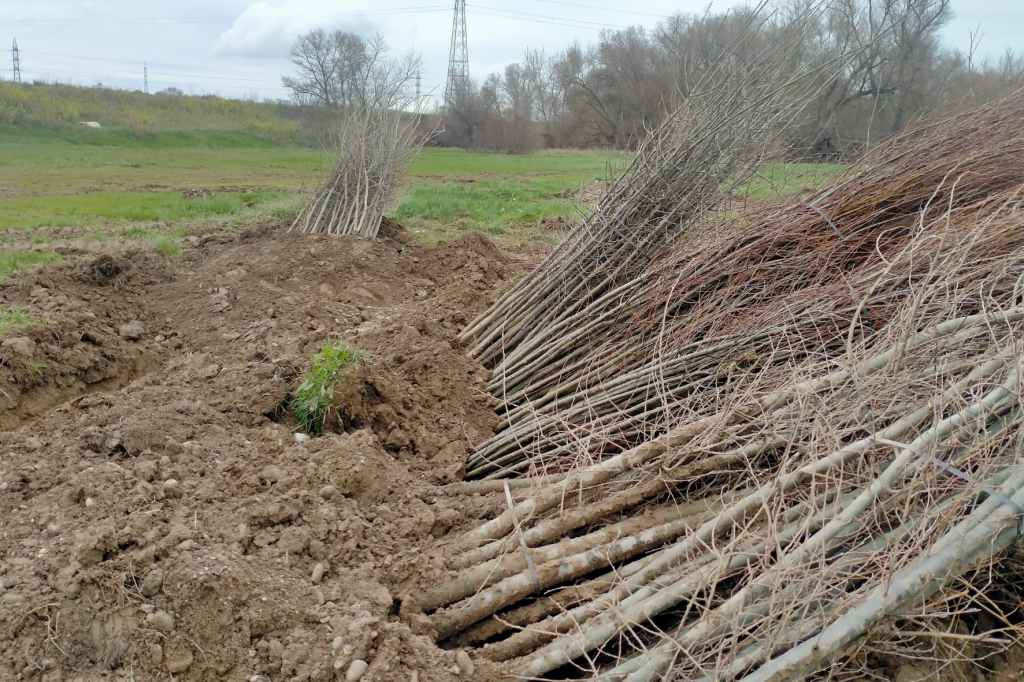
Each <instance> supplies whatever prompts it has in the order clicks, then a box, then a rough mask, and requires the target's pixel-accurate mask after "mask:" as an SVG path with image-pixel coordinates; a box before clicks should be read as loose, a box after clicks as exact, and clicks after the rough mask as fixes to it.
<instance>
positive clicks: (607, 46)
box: [441, 0, 1024, 158]
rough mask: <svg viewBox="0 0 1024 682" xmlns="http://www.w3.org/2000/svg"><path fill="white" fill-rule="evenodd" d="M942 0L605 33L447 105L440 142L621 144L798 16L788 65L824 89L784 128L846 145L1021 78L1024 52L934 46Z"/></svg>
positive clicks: (798, 149)
mask: <svg viewBox="0 0 1024 682" xmlns="http://www.w3.org/2000/svg"><path fill="white" fill-rule="evenodd" d="M951 17H952V11H951V9H950V0H831V1H830V2H828V3H827V4H823V3H822V2H820V1H819V0H790V1H789V2H788V3H787V4H785V5H783V6H782V7H781V8H779V9H776V10H775V11H774V12H765V10H764V8H763V7H761V8H752V9H745V10H739V11H735V10H734V11H730V12H726V13H723V14H710V13H708V14H704V15H684V14H676V15H674V16H671V17H668V18H666V19H665V20H663V21H661V22H659V24H658V25H657V27H656V28H655V29H654V30H653V31H645V30H644V29H643V28H639V27H633V28H627V29H624V30H620V31H604V32H602V34H601V36H600V39H599V40H598V42H597V43H596V44H594V45H591V46H589V47H582V46H580V45H578V44H575V45H571V46H570V47H568V48H566V49H565V50H563V51H562V52H559V53H557V54H553V55H549V54H545V53H544V52H543V51H540V50H527V51H526V53H525V54H524V57H523V60H522V61H521V62H519V63H516V64H511V65H509V66H507V67H506V68H505V70H504V72H503V73H494V74H491V75H490V76H488V77H487V78H486V79H485V80H484V81H483V83H479V84H478V83H469V84H467V86H466V87H465V88H463V91H462V92H460V93H457V96H456V97H453V98H451V99H450V100H449V103H448V105H447V107H446V109H445V110H444V111H443V116H444V130H445V132H444V135H443V136H442V137H441V140H442V142H444V143H446V144H450V145H455V146H464V147H476V148H482V149H489V150H492V151H500V152H524V151H528V150H530V149H533V148H536V147H539V146H548V147H590V146H606V147H619V148H631V147H633V146H634V145H636V144H637V143H638V141H639V140H642V139H643V137H644V135H645V134H646V132H647V131H648V130H649V129H651V128H652V127H654V126H656V125H657V124H658V123H659V122H660V121H661V119H662V117H663V116H665V115H666V112H668V111H670V110H671V109H673V108H674V107H675V106H676V105H677V104H678V103H679V102H680V101H681V100H682V99H683V98H686V97H688V96H689V95H690V94H691V93H692V92H694V89H695V88H698V89H699V88H705V87H713V83H709V82H708V81H707V80H706V79H705V78H704V76H705V75H706V74H709V73H712V70H713V67H714V66H715V65H716V64H719V63H720V61H721V60H725V59H731V58H736V57H737V56H738V55H740V54H742V53H744V52H746V51H749V50H756V49H757V45H758V44H763V43H764V42H766V40H767V38H768V36H770V35H771V34H772V33H773V32H777V31H780V30H788V31H790V32H793V31H792V28H793V26H794V24H799V27H800V29H799V31H797V32H794V34H795V35H798V36H800V38H799V39H800V40H802V42H803V44H802V46H801V50H800V51H799V52H798V54H799V55H800V56H799V58H798V59H796V60H795V63H793V64H792V69H793V72H794V73H797V72H808V71H810V72H811V73H813V74H814V76H813V77H814V78H819V79H821V83H822V85H823V87H822V88H821V89H820V91H819V94H817V95H816V96H815V100H814V101H812V102H810V103H808V105H807V109H806V115H805V117H804V122H803V123H802V124H801V126H800V127H799V129H798V130H794V131H793V136H792V144H793V148H794V154H798V155H807V156H811V157H817V158H822V157H831V156H841V155H844V154H851V153H856V152H857V151H858V150H861V149H863V148H864V147H865V146H866V145H869V144H870V143H871V142H872V141H873V140H877V139H882V138H884V137H887V136H889V135H891V134H893V133H895V132H897V131H899V130H901V129H902V128H903V127H905V126H906V125H907V124H908V123H909V122H910V121H912V120H914V119H915V118H916V117H918V116H921V115H924V114H927V113H929V112H932V111H936V110H938V109H944V108H949V107H957V106H970V105H973V104H977V103H978V102H979V101H984V100H987V99H991V98H992V97H994V96H996V95H998V94H999V93H1000V92H1004V91H1005V90H1007V89H1009V88H1013V87H1020V86H1022V85H1024V56H1017V55H1014V54H1013V53H1011V52H1007V53H1006V54H1005V55H1004V56H1003V57H1002V58H1001V59H998V60H995V61H982V62H981V63H978V61H977V60H976V58H975V49H976V47H977V45H976V44H975V46H974V47H973V48H972V49H970V50H968V51H967V52H966V53H965V52H962V51H958V50H954V49H952V48H950V47H948V46H946V45H944V44H943V43H942V41H941V40H940V36H939V31H940V29H941V28H942V27H943V26H945V25H946V24H947V23H948V21H949V20H950V19H951Z"/></svg>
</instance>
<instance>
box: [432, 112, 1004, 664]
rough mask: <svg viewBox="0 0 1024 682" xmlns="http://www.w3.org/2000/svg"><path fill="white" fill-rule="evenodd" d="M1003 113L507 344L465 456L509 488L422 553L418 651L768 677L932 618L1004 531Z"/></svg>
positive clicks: (885, 157) (935, 132) (845, 653)
mask: <svg viewBox="0 0 1024 682" xmlns="http://www.w3.org/2000/svg"><path fill="white" fill-rule="evenodd" d="M1022 115H1024V93H1017V94H1015V95H1013V96H1010V97H1007V98H1004V99H1002V100H1000V101H996V102H993V103H990V104H987V105H985V106H983V107H980V108H978V109H976V110H974V111H972V112H969V113H967V114H964V115H961V116H958V117H955V118H953V119H950V120H947V121H943V122H941V123H939V124H934V125H923V124H922V125H918V126H917V127H915V128H914V129H913V130H910V131H908V132H907V133H906V134H904V135H902V136H900V137H898V138H897V139H895V140H893V141H892V142H891V143H889V144H888V145H886V146H884V147H880V148H879V149H878V150H876V152H873V154H872V155H871V156H869V157H867V158H866V159H864V161H863V163H861V164H859V165H858V166H857V167H855V168H853V169H851V170H850V171H849V172H847V173H846V174H844V175H843V176H841V177H838V178H836V179H834V180H833V181H832V182H831V183H830V184H829V185H828V186H827V187H825V188H824V189H822V190H820V191H819V192H817V193H815V194H814V195H812V196H811V197H810V198H809V199H808V200H807V201H805V202H791V201H790V202H786V201H782V202H775V203H772V204H770V205H766V206H754V207H750V208H748V209H747V210H745V211H743V212H740V213H738V214H736V215H733V216H729V217H723V218H721V219H719V220H718V221H717V222H712V221H705V224H703V225H692V227H693V228H694V229H692V230H691V231H689V232H685V233H680V235H679V238H678V242H677V243H676V244H675V246H674V247H673V248H671V249H666V250H665V252H664V254H663V256H662V257H661V258H660V259H659V260H658V261H656V262H653V263H652V264H651V265H650V267H649V268H647V269H645V270H644V271H643V272H641V273H639V274H638V275H636V276H635V277H634V278H633V279H632V280H630V283H629V284H628V285H620V286H619V287H617V288H616V289H615V290H610V291H609V292H608V293H606V294H605V295H603V296H601V297H598V298H596V299H594V301H592V302H591V303H590V304H588V305H587V306H584V307H582V308H581V310H580V311H579V313H578V315H577V314H574V315H570V316H567V317H565V318H564V319H563V320H561V321H558V320H555V321H553V322H552V323H551V324H550V325H549V326H546V327H545V329H544V330H542V331H541V332H540V333H539V334H538V336H537V337H536V338H535V340H534V341H533V342H531V344H529V345H527V346H522V347H520V348H519V349H517V350H516V351H515V353H516V355H515V363H516V364H515V370H514V371H510V372H508V373H507V374H506V375H505V376H504V377H503V381H504V388H503V391H504V393H503V394H502V395H505V396H507V397H508V396H513V395H515V396H517V398H516V400H511V399H507V400H506V404H505V406H504V408H505V423H504V424H503V425H502V430H501V431H500V432H499V433H498V435H497V436H496V437H495V439H494V440H492V441H491V442H489V443H486V444H484V446H482V447H481V448H480V450H479V451H478V453H477V455H476V456H475V457H473V458H471V461H470V471H471V473H477V474H479V475H481V476H482V477H485V478H496V477H502V476H509V475H514V474H527V477H526V478H520V479H518V480H517V481H515V484H516V486H517V490H520V491H527V492H526V493H525V494H520V495H519V497H518V499H516V498H512V497H511V495H510V496H509V500H508V508H507V509H506V510H504V511H502V512H501V513H497V514H496V515H495V516H493V518H490V519H489V520H487V521H486V522H485V523H483V524H481V525H479V526H478V527H477V528H475V529H473V530H471V531H469V532H467V533H465V534H464V535H463V536H461V537H459V538H457V539H455V540H452V541H449V542H448V543H447V547H446V549H447V553H448V556H449V559H448V561H447V565H448V568H449V569H450V570H451V571H452V574H451V575H450V576H449V578H448V579H447V580H445V581H443V582H442V583H441V584H438V585H436V586H435V588H434V589H432V590H431V591H429V592H427V593H426V594H424V595H423V596H422V598H421V599H420V600H419V605H420V606H421V608H422V609H423V611H424V613H425V615H426V617H427V618H428V619H429V623H430V625H431V627H432V629H433V631H434V632H435V633H436V636H437V638H438V640H439V641H442V642H443V643H444V644H446V645H448V646H458V647H472V648H474V649H475V650H476V653H477V655H478V656H481V657H485V658H488V659H490V660H492V661H496V662H500V663H502V664H503V665H507V666H508V668H507V670H508V672H509V673H510V674H511V675H513V676H515V677H516V678H517V679H521V680H527V679H581V678H582V679H591V680H606V681H609V682H610V681H612V680H614V681H615V682H622V681H623V680H625V681H626V682H654V681H655V680H666V679H667V680H676V679H678V680H694V681H696V680H699V681H701V682H704V681H707V682H712V681H714V682H733V681H736V680H744V681H748V682H783V681H789V680H794V681H795V680H801V679H804V678H806V677H807V676H809V675H812V674H814V673H816V672H818V671H821V670H823V669H826V668H830V667H833V666H837V665H842V663H843V661H844V660H846V658H847V657H849V656H850V655H851V653H852V652H853V651H854V649H855V648H858V647H859V648H860V650H861V651H865V650H867V651H870V650H871V647H872V646H873V644H872V642H874V641H876V640H875V639H874V638H876V637H877V636H878V633H879V632H883V633H884V632H886V631H899V632H903V633H906V634H905V637H908V638H909V637H912V636H913V633H914V632H915V631H917V630H918V629H919V628H920V627H921V626H922V623H923V622H925V621H927V627H928V628H929V629H930V632H929V633H928V634H933V635H935V634H937V635H938V636H942V633H943V632H946V631H947V629H949V628H955V627H957V623H956V621H955V618H954V619H953V620H950V619H948V618H947V619H946V620H942V618H941V616H942V615H943V614H946V615H947V616H948V614H949V611H948V609H947V608H945V607H941V606H936V605H937V604H944V603H948V602H949V601H950V600H954V599H956V600H959V603H964V602H965V600H966V603H967V605H968V606H966V607H964V608H969V607H970V605H971V604H972V603H973V602H971V600H972V599H975V597H973V596H971V595H970V594H967V595H966V596H965V593H964V592H963V591H962V590H961V589H960V587H959V586H957V585H956V583H957V581H959V580H961V579H962V578H963V577H964V576H966V575H969V574H971V573H972V572H974V571H978V570H983V569H986V568H988V567H991V566H992V565H993V564H995V563H998V562H1000V561H1002V560H1003V558H1004V557H1005V556H1006V554H1005V553H1006V551H1007V550H1008V549H1009V548H1010V546H1011V545H1012V544H1013V543H1014V542H1015V541H1016V540H1017V539H1018V538H1019V536H1020V535H1021V528H1022V527H1024V523H1022V521H1024V460H1022V459H1021V458H1020V452H1021V451H1022V447H1024V374H1022V373H1021V372H1022V368H1024V342H1022V339H1024V132H1022V131H1021V130H1020V126H1019V123H1018V121H1019V120H1020V117H1021V116H1022ZM711 226H713V227H714V229H706V228H707V227H711ZM588 329H589V330H595V329H596V330H597V331H592V333H591V334H590V335H588V334H587V333H586V331H584V330H588ZM517 401H518V402H517ZM616 450H617V451H616ZM464 485H479V486H481V489H483V486H488V485H492V482H491V481H480V482H477V483H473V484H464ZM986 608H987V610H988V611H989V612H992V611H993V610H992V608H990V605H987V606H986ZM932 613H935V617H931V616H930V614H932ZM1001 625H1005V627H1006V628H1007V629H1008V631H1010V633H1011V637H1006V636H1005V635H1004V636H1002V638H1001V639H1000V636H995V635H991V636H989V635H986V637H987V638H988V640H991V641H994V642H996V643H997V644H998V643H1000V642H1002V643H1008V642H1011V641H1013V640H1012V636H1013V635H1015V636H1020V635H1021V634H1022V633H1021V631H1020V630H1019V629H1018V630H1016V631H1014V630H1013V628H1014V627H1015V626H1014V625H1013V623H1012V621H1011V620H1009V619H1008V620H1007V621H1006V623H1005V624H1001ZM993 637H994V639H993ZM884 646H886V647H888V648H889V650H891V649H892V647H893V646H894V645H893V644H892V642H889V641H886V642H885V643H884Z"/></svg>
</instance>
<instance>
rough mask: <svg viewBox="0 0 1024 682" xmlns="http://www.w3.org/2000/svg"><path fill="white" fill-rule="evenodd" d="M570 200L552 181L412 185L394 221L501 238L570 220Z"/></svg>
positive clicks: (564, 189)
mask: <svg viewBox="0 0 1024 682" xmlns="http://www.w3.org/2000/svg"><path fill="white" fill-rule="evenodd" d="M574 195H575V192H574V190H572V189H570V188H567V187H566V186H565V185H564V184H562V183H559V182H557V181H551V180H532V181H514V180H501V181H483V182H476V183H472V184H464V183H453V182H445V183H441V184H434V185H417V186H416V187H413V188H412V189H411V190H410V191H409V194H408V195H407V196H406V198H405V200H404V201H402V203H400V204H399V205H398V207H397V208H396V209H395V210H394V211H393V215H394V217H395V219H396V220H398V221H399V222H415V221H427V222H431V223H437V224H443V225H445V226H448V227H452V228H454V229H455V230H458V231H462V232H468V231H472V230H478V231H481V232H484V233H489V234H505V232H506V231H507V230H508V229H509V228H510V227H511V226H513V225H518V224H521V223H537V222H540V221H541V220H543V219H544V218H548V217H551V216H568V215H571V214H572V213H573V206H574V201H573V199H572V197H573V196H574Z"/></svg>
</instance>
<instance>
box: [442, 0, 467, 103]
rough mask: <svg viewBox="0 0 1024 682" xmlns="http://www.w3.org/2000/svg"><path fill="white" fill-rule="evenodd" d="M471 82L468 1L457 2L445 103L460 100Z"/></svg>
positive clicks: (459, 0) (457, 0)
mask: <svg viewBox="0 0 1024 682" xmlns="http://www.w3.org/2000/svg"><path fill="white" fill-rule="evenodd" d="M468 82H469V43H468V39H467V38H466V0H455V19H454V21H452V52H451V56H450V57H449V58H448V83H447V84H446V85H445V88H444V103H445V104H446V105H450V104H452V103H453V102H455V101H456V100H458V98H459V95H460V94H461V93H462V92H464V91H465V89H466V84H467V83H468Z"/></svg>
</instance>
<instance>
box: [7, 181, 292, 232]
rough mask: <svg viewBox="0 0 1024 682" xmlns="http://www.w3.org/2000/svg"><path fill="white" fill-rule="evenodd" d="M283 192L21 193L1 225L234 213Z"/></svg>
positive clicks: (135, 220)
mask: <svg viewBox="0 0 1024 682" xmlns="http://www.w3.org/2000/svg"><path fill="white" fill-rule="evenodd" d="M283 196H284V195H283V194H278V193H258V194H218V195H216V196H212V197H204V198H202V199H184V198H182V196H181V195H180V194H177V193H170V192H149V193H137V192H97V193H94V194H80V195H73V196H50V197H15V198H13V199H6V200H4V201H3V208H4V210H3V211H2V212H0V230H10V229H30V228H35V227H82V226H87V225H92V224H94V223H95V222H96V221H97V220H101V221H105V222H114V223H116V222H128V223H155V222H170V221H182V220H195V219H198V218H209V217H216V216H229V215H237V214H239V213H242V212H243V211H245V210H246V209H248V208H252V207H254V206H256V205H258V204H262V203H265V202H268V201H274V200H278V199H281V198H282V197H283ZM121 236H130V235H121Z"/></svg>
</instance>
